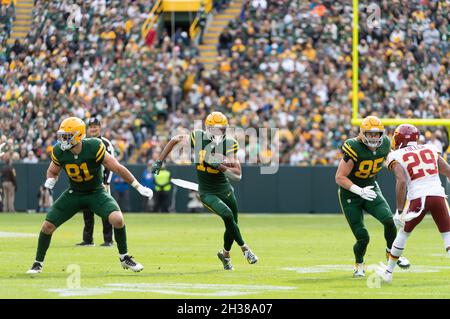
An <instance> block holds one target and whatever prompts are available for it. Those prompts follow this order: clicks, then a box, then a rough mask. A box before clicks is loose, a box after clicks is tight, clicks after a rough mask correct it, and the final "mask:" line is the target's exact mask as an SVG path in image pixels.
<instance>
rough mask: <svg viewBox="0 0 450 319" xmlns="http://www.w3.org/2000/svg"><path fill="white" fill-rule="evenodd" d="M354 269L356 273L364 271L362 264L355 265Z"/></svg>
mask: <svg viewBox="0 0 450 319" xmlns="http://www.w3.org/2000/svg"><path fill="white" fill-rule="evenodd" d="M356 269H357V270H358V272H361V271H364V263H361V264H356Z"/></svg>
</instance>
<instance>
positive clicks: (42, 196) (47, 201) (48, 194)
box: [37, 185, 53, 213]
mask: <svg viewBox="0 0 450 319" xmlns="http://www.w3.org/2000/svg"><path fill="white" fill-rule="evenodd" d="M37 197H38V209H37V212H38V213H41V212H44V213H47V212H48V210H49V209H50V207H51V206H52V205H53V194H52V190H50V189H48V188H46V187H45V186H44V185H41V186H40V187H39V192H38V195H37Z"/></svg>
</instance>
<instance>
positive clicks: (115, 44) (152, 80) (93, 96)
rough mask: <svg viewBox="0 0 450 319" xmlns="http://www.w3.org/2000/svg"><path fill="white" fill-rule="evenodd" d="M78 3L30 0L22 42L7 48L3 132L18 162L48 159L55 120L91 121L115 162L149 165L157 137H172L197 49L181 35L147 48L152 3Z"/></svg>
mask: <svg viewBox="0 0 450 319" xmlns="http://www.w3.org/2000/svg"><path fill="white" fill-rule="evenodd" d="M76 3H77V5H78V9H77V8H76V7H75V10H74V7H73V1H67V0H64V1H36V4H35V8H34V11H33V21H32V23H33V24H32V28H31V31H30V33H29V34H28V36H27V38H26V40H24V41H16V42H15V43H14V44H13V45H10V46H8V47H7V48H6V51H5V52H4V56H3V60H2V63H0V134H1V135H4V136H8V137H9V136H10V137H12V138H14V140H15V143H13V144H14V147H13V150H12V151H13V152H14V154H15V158H22V159H23V158H25V157H26V156H27V154H28V153H29V152H30V151H31V152H33V153H34V154H35V155H36V156H37V157H38V159H39V160H48V152H49V151H51V147H52V145H53V144H54V143H55V142H56V136H55V134H54V132H55V130H56V129H57V127H58V123H60V121H61V118H64V117H67V116H69V115H72V116H73V115H75V116H78V117H80V118H83V119H85V118H89V117H91V116H93V115H98V116H100V117H102V118H103V123H102V124H103V127H104V128H105V132H104V134H105V136H106V137H107V138H109V139H111V140H112V142H113V144H114V146H115V149H116V150H117V154H116V155H117V156H118V157H119V159H120V160H122V161H135V162H146V158H147V157H148V156H150V155H151V154H152V152H153V151H154V150H155V149H156V147H159V144H160V143H162V141H159V140H158V139H155V138H154V137H156V136H159V135H160V134H161V132H165V134H167V135H168V134H170V132H169V129H170V125H172V124H171V123H173V121H172V120H169V119H168V116H169V114H170V113H171V112H172V111H173V109H174V105H175V104H180V102H181V99H182V94H183V85H184V84H185V83H186V79H187V77H188V75H187V74H188V73H189V75H193V76H194V77H195V74H196V72H197V69H199V66H198V64H197V62H196V61H195V58H194V56H195V54H193V53H191V50H195V49H194V48H191V47H190V46H189V41H186V40H188V39H187V35H186V34H183V33H182V32H179V31H178V30H177V33H176V34H175V35H174V36H173V37H172V38H171V37H170V36H169V34H168V33H167V32H163V33H162V34H160V36H159V38H158V39H157V40H156V43H155V46H154V47H150V46H148V45H146V43H145V41H144V39H143V36H142V35H141V26H142V23H143V21H144V20H145V19H146V18H147V15H148V12H149V8H151V7H152V6H153V3H154V1H153V0H135V1H131V0H125V1H118V0H111V1H102V0H95V1H76ZM68 19H72V20H71V22H72V23H70V24H69V23H68ZM0 59H1V57H0ZM188 71H189V72H188ZM184 121H186V122H187V119H185V120H184ZM162 136H164V134H162Z"/></svg>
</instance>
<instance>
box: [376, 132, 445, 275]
mask: <svg viewBox="0 0 450 319" xmlns="http://www.w3.org/2000/svg"><path fill="white" fill-rule="evenodd" d="M418 139H419V130H418V129H417V128H416V127H415V126H413V125H410V124H402V125H400V126H399V127H397V129H396V130H395V133H394V145H393V146H394V151H393V152H391V153H389V155H388V157H387V160H386V164H387V165H388V168H389V170H391V171H393V172H394V174H395V178H396V180H397V184H396V195H397V211H396V213H395V216H394V220H395V221H396V224H397V225H398V226H399V227H400V230H399V232H398V234H397V237H396V239H395V241H394V244H393V245H392V249H391V252H390V256H389V261H388V266H387V269H386V270H385V272H384V273H383V274H382V278H383V280H384V281H385V282H390V281H392V272H393V270H394V268H395V265H396V264H397V260H398V258H399V257H400V256H401V255H402V253H403V250H404V249H405V246H406V240H407V239H408V237H409V235H410V234H411V232H412V231H413V229H414V228H415V227H416V226H417V225H418V224H419V223H420V222H421V221H422V219H423V218H424V217H425V214H426V213H427V212H430V213H431V216H432V217H433V219H434V222H435V223H436V225H437V227H438V229H439V232H440V233H441V235H442V239H443V240H444V245H445V249H446V250H447V254H449V256H450V216H449V206H448V202H447V200H446V198H447V195H446V194H445V189H444V188H443V187H442V184H441V180H440V178H439V173H440V174H442V175H445V176H447V178H450V165H449V164H448V163H447V162H446V161H445V160H444V159H443V158H442V157H441V155H440V154H439V152H438V151H437V149H436V148H435V146H434V145H429V144H428V145H418V144H417V141H418Z"/></svg>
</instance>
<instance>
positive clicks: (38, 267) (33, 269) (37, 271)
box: [27, 261, 42, 275]
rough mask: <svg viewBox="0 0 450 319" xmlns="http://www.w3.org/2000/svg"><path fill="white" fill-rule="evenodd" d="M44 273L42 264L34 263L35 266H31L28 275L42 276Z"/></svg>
mask: <svg viewBox="0 0 450 319" xmlns="http://www.w3.org/2000/svg"><path fill="white" fill-rule="evenodd" d="M41 272H42V263H40V262H37V261H36V262H34V263H33V266H31V268H30V270H28V271H27V274H32V275H33V274H40V273H41Z"/></svg>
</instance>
